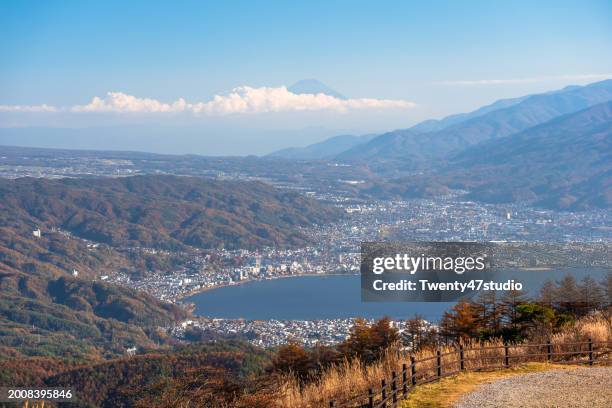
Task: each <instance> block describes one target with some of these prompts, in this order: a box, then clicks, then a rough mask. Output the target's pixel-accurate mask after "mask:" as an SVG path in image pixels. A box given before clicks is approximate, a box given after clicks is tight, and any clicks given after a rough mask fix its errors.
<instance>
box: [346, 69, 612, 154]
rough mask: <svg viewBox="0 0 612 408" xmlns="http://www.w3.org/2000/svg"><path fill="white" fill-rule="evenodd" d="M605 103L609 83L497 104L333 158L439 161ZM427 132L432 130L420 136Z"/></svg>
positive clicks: (390, 135)
mask: <svg viewBox="0 0 612 408" xmlns="http://www.w3.org/2000/svg"><path fill="white" fill-rule="evenodd" d="M609 100H612V80H606V81H602V82H598V83H594V84H591V85H587V86H582V87H576V86H572V87H567V88H565V89H563V90H560V91H556V92H549V93H544V94H537V95H530V96H526V97H523V98H517V99H513V100H506V101H500V102H497V103H494V104H493V105H490V106H488V107H485V108H481V109H479V110H477V111H474V112H472V113H470V114H466V115H463V116H451V117H448V118H445V119H442V120H441V121H438V122H435V123H431V122H429V123H427V122H425V123H421V124H419V125H416V126H414V127H412V128H410V129H405V130H397V131H393V132H389V133H385V134H383V135H380V136H378V137H375V138H373V139H372V140H370V141H369V142H367V143H365V144H363V145H358V146H355V147H352V148H351V149H349V150H347V151H345V152H342V153H340V154H338V155H337V156H336V159H337V160H341V161H347V162H350V161H353V160H360V161H361V160H371V161H383V162H385V161H389V160H400V161H405V162H408V163H413V164H414V163H420V164H422V163H427V162H428V161H429V160H431V159H432V158H442V157H445V156H446V155H448V154H451V153H454V152H458V151H461V150H462V149H465V148H467V147H469V146H472V145H475V144H477V143H480V142H484V141H487V140H490V139H496V138H501V137H504V136H509V135H511V134H514V133H518V132H521V131H523V130H526V129H528V128H530V127H533V126H536V125H539V124H542V123H545V122H548V121H549V120H551V119H554V118H556V117H559V116H561V115H565V114H568V113H572V112H577V111H579V110H581V109H585V108H588V107H589V106H593V105H596V104H598V103H602V102H606V101H609ZM427 128H431V129H437V130H434V131H428V132H423V129H427Z"/></svg>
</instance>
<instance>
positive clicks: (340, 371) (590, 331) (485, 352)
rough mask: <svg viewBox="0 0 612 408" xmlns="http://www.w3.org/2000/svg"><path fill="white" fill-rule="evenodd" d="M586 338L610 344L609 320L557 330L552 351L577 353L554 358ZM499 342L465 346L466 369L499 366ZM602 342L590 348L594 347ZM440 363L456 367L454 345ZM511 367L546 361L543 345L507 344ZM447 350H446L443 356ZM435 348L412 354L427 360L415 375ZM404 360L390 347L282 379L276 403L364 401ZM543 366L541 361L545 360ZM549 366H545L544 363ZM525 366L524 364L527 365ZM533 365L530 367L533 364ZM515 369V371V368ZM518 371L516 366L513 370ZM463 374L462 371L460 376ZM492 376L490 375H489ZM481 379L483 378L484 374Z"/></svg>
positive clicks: (432, 367)
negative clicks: (364, 358)
mask: <svg viewBox="0 0 612 408" xmlns="http://www.w3.org/2000/svg"><path fill="white" fill-rule="evenodd" d="M589 338H591V339H592V340H593V342H609V341H611V340H612V324H611V323H610V320H609V319H608V318H606V317H605V316H603V315H594V316H590V317H586V318H583V319H581V320H579V321H578V322H576V323H575V324H574V325H572V326H568V327H567V328H565V329H564V330H563V331H562V332H561V333H559V334H556V335H554V336H553V337H552V339H551V340H552V343H553V352H562V351H580V352H581V353H582V354H581V355H580V356H555V360H568V361H569V360H575V359H586V358H587V355H588V354H587V350H586V347H585V346H584V345H573V346H560V344H562V343H573V342H581V341H586V340H587V339H589ZM496 346H503V342H502V341H501V340H493V341H488V342H477V341H471V342H467V343H466V344H464V348H465V350H466V351H465V359H466V361H465V368H466V369H467V370H468V371H469V370H478V369H487V368H490V367H497V368H499V367H501V366H502V365H503V363H504V349H503V348H491V347H496ZM603 347H604V346H595V350H597V349H599V348H603ZM440 351H441V353H442V365H443V366H444V372H446V373H448V372H455V371H459V370H460V362H459V355H458V353H457V352H456V351H457V349H456V348H455V347H454V346H453V347H450V346H449V347H442V348H441V349H440ZM509 351H510V353H509V355H510V356H511V360H510V362H511V365H516V366H519V365H523V364H526V363H528V362H534V361H536V362H537V361H539V362H542V363H543V362H545V361H546V355H545V354H546V346H540V347H512V348H510V349H509ZM446 353H448V354H446ZM537 353H539V354H543V355H541V356H539V357H527V356H525V354H537ZM435 355H436V352H435V350H432V349H425V350H421V351H419V352H418V353H416V354H415V358H416V360H417V361H418V360H426V359H429V360H427V361H424V362H419V363H417V364H416V367H417V377H418V379H424V378H430V377H433V376H435V375H436V359H435V358H431V357H435ZM408 362H409V355H408V354H407V353H406V352H401V351H398V350H389V351H388V352H387V353H386V354H385V356H384V357H383V358H382V359H381V360H380V361H379V362H377V363H375V364H372V365H368V366H365V365H364V364H362V363H361V362H360V361H359V360H357V359H355V360H351V361H344V362H343V363H342V364H339V365H337V366H334V367H331V368H330V369H328V370H327V371H325V372H324V373H323V375H321V377H320V378H319V379H318V380H316V381H314V382H312V383H309V384H306V385H303V386H300V384H299V383H298V382H297V381H295V379H293V378H292V377H287V378H286V380H285V381H284V383H283V384H282V385H281V388H280V394H281V397H280V399H279V401H278V404H277V406H278V407H283V408H315V407H322V406H327V405H328V403H329V401H330V400H335V401H337V402H346V401H348V400H353V399H355V398H356V397H359V399H358V400H357V401H359V402H361V403H363V402H365V401H364V400H363V398H362V397H363V396H364V395H367V390H368V388H373V389H374V390H376V391H377V392H378V390H380V385H381V379H383V378H384V379H387V381H389V379H390V378H391V373H392V372H393V371H395V372H397V373H398V375H400V376H401V374H400V373H401V367H402V363H408ZM544 365H546V364H544ZM546 366H550V365H546ZM528 367H529V366H528ZM534 367H535V366H534ZM515 370H516V369H515ZM518 370H520V368H518ZM462 375H467V374H462ZM491 375H492V376H494V375H495V374H491ZM483 378H486V377H483Z"/></svg>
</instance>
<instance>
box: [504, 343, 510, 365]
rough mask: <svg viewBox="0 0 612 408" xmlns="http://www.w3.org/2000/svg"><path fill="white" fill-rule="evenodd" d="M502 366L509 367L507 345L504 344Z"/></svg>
mask: <svg viewBox="0 0 612 408" xmlns="http://www.w3.org/2000/svg"><path fill="white" fill-rule="evenodd" d="M504 366H506V368H508V367H510V349H509V347H508V345H507V344H504Z"/></svg>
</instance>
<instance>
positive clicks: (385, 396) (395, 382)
mask: <svg viewBox="0 0 612 408" xmlns="http://www.w3.org/2000/svg"><path fill="white" fill-rule="evenodd" d="M610 344H612V342H593V341H592V340H591V339H589V340H588V341H584V342H573V343H560V344H553V343H552V342H550V341H548V342H546V343H541V344H515V345H510V344H506V345H503V346H488V347H482V348H470V349H468V348H464V347H463V346H459V347H458V348H457V349H456V350H454V351H450V352H446V353H442V352H441V351H440V350H436V353H435V355H434V356H432V357H427V358H424V359H421V360H416V359H415V357H414V356H413V355H410V359H409V361H407V362H406V363H404V364H402V368H401V372H400V375H399V376H398V375H397V373H396V372H395V371H394V372H392V373H391V378H390V379H389V380H390V381H387V380H388V379H384V378H383V379H381V381H380V388H378V389H374V388H370V389H368V392H367V393H365V394H363V395H357V396H356V397H354V398H352V399H351V400H350V401H344V402H343V403H341V404H337V403H336V402H335V401H329V407H330V408H396V407H397V406H398V405H399V402H400V401H401V400H403V399H406V398H407V397H408V395H410V392H411V391H412V390H413V389H414V388H415V387H416V386H417V385H421V384H426V383H430V382H433V381H437V380H439V379H441V378H444V377H449V376H452V375H456V374H459V373H460V372H463V371H480V370H491V369H499V368H509V367H511V366H512V364H513V362H514V363H515V364H516V362H517V361H518V363H521V362H530V361H531V362H534V361H542V360H545V361H547V362H549V363H555V364H588V365H591V366H592V365H593V364H595V363H596V362H597V363H600V362H601V363H604V362H606V363H607V362H609V359H608V358H604V359H602V358H601V357H602V356H607V355H608V354H609V353H610V351H612V350H611V348H610ZM567 346H573V347H579V348H580V349H579V350H571V351H555V348H556V349H558V350H562V349H563V348H564V347H567ZM583 346H587V348H586V350H582V348H583ZM534 348H535V349H536V350H535V352H529V350H531V349H534ZM521 349H527V351H528V352H527V353H522V354H513V353H512V351H517V350H521ZM496 351H497V352H499V354H497V355H483V353H491V352H496ZM471 353H477V354H479V355H477V356H476V357H468V356H469V355H470V354H471ZM572 356H573V357H580V356H583V357H584V358H583V359H569V357H572ZM449 357H450V358H452V357H455V359H453V360H452V361H450V362H449V361H448V359H449ZM560 357H562V358H565V359H561V358H560ZM443 360H446V361H443ZM489 360H494V362H493V363H492V364H485V365H478V366H475V367H473V368H470V367H468V366H469V365H470V363H473V362H479V363H482V362H483V361H489ZM495 360H497V363H496V362H495ZM425 363H428V364H429V366H428V367H425V368H424V369H423V368H421V369H420V370H419V369H418V366H419V365H423V364H425ZM432 364H433V366H432Z"/></svg>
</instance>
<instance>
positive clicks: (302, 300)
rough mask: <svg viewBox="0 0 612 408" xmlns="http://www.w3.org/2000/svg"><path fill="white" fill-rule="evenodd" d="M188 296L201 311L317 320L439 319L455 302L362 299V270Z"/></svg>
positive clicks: (213, 314) (229, 315) (249, 284)
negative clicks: (350, 273)
mask: <svg viewBox="0 0 612 408" xmlns="http://www.w3.org/2000/svg"><path fill="white" fill-rule="evenodd" d="M186 301H189V302H193V303H195V305H196V309H195V313H196V314H197V315H200V316H208V317H218V318H226V319H237V318H245V319H249V320H268V319H279V320H316V319H337V318H347V317H365V318H379V317H383V316H389V317H392V318H396V319H407V318H410V317H413V316H414V314H415V313H418V314H420V315H421V316H423V317H424V318H425V319H427V320H430V321H437V320H439V319H440V317H441V316H442V313H444V311H446V310H448V308H449V307H450V306H452V305H453V303H426V302H414V303H413V302H376V303H367V302H362V301H361V277H360V276H358V275H342V276H340V275H331V276H330V275H327V276H298V277H290V278H282V279H271V280H263V281H251V282H247V283H244V284H241V285H233V286H225V287H221V288H217V289H212V290H208V291H205V292H201V293H197V294H195V295H193V296H191V297H189V298H187V299H186Z"/></svg>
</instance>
